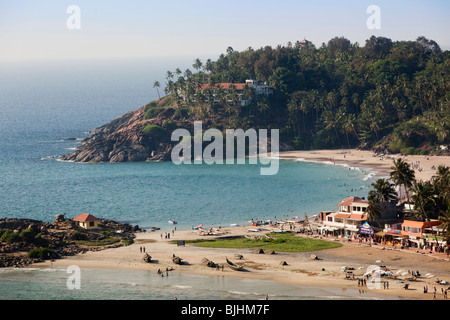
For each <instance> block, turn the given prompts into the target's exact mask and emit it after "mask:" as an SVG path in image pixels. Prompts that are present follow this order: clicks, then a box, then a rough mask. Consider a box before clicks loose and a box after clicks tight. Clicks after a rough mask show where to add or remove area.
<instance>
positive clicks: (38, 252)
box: [28, 248, 55, 259]
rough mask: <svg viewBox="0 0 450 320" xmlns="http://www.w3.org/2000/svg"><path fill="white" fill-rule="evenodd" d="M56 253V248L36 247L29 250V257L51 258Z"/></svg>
mask: <svg viewBox="0 0 450 320" xmlns="http://www.w3.org/2000/svg"><path fill="white" fill-rule="evenodd" d="M54 253H55V250H52V249H49V248H35V249H31V250H30V252H28V257H29V258H33V259H36V258H38V259H50V258H51V257H52V256H53V254H54Z"/></svg>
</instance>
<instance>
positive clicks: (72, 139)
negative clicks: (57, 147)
mask: <svg viewBox="0 0 450 320" xmlns="http://www.w3.org/2000/svg"><path fill="white" fill-rule="evenodd" d="M74 140H77V138H67V139H66V141H74Z"/></svg>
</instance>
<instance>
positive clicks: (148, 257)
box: [144, 253, 152, 263]
mask: <svg viewBox="0 0 450 320" xmlns="http://www.w3.org/2000/svg"><path fill="white" fill-rule="evenodd" d="M144 261H145V262H147V263H151V262H152V257H151V256H150V255H149V254H148V253H146V254H145V255H144Z"/></svg>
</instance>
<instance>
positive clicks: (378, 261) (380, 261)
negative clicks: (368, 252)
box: [375, 260, 383, 263]
mask: <svg viewBox="0 0 450 320" xmlns="http://www.w3.org/2000/svg"><path fill="white" fill-rule="evenodd" d="M375 262H376V263H383V260H377V261H375Z"/></svg>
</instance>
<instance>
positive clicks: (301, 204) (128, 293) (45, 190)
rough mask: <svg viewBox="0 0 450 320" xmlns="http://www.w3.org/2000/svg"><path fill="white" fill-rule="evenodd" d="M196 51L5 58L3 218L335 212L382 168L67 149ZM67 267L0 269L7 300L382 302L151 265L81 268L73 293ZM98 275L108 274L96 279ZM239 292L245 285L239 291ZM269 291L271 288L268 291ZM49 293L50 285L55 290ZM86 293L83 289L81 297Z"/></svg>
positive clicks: (0, 158) (229, 220)
mask: <svg viewBox="0 0 450 320" xmlns="http://www.w3.org/2000/svg"><path fill="white" fill-rule="evenodd" d="M193 60H194V58H193V57H177V58H155V59H133V60H126V59H123V60H120V59H117V60H101V61H83V60H79V61H35V62H20V63H19V62H8V63H6V62H1V63H0V218H8V217H16V218H30V219H37V220H41V221H46V222H51V221H53V220H54V219H55V216H56V215H58V214H63V215H64V216H65V217H67V218H73V217H75V216H77V215H79V214H80V213H90V214H92V215H94V216H96V217H100V218H105V219H113V220H116V221H120V222H126V223H130V224H132V225H138V226H139V227H140V228H141V229H150V228H151V227H158V228H161V230H171V229H173V228H174V225H171V224H169V222H168V221H169V220H176V221H177V225H176V227H177V228H178V229H188V228H191V227H192V226H196V225H199V224H203V225H205V226H222V227H225V226H229V225H232V224H238V225H246V224H248V221H250V220H251V219H253V220H267V219H271V220H274V219H285V218H292V217H304V216H305V215H307V216H312V215H315V214H318V213H319V212H320V211H323V210H334V209H335V208H336V205H337V204H338V203H339V202H340V201H341V200H342V199H343V198H345V197H348V196H360V197H364V196H367V194H368V192H369V190H370V184H371V183H372V180H373V177H374V174H376V173H375V172H372V171H370V170H367V169H364V170H363V169H360V168H351V167H347V166H336V165H333V164H332V163H325V164H324V163H314V162H305V161H303V160H302V159H292V160H280V165H279V171H278V173H277V174H276V175H272V176H263V175H261V174H260V167H261V166H263V165H261V164H258V165H253V164H249V163H247V164H243V165H238V164H235V165H219V164H216V165H207V164H202V165H195V164H192V165H189V164H182V165H175V164H173V163H172V162H141V163H114V164H112V163H101V164H91V163H89V164H87V163H73V162H63V161H58V157H60V156H61V155H64V154H66V153H69V152H71V151H73V150H75V149H76V148H77V146H78V145H79V144H80V143H81V140H82V139H84V138H86V137H89V136H90V133H89V132H90V131H91V130H92V129H94V128H97V127H100V126H102V125H104V124H106V123H108V122H109V121H111V120H113V119H115V118H116V117H118V116H120V115H122V114H124V113H126V112H128V111H130V110H135V109H138V108H140V107H141V106H143V105H145V104H147V103H148V102H150V101H153V100H155V99H157V98H158V92H157V90H156V89H155V88H153V83H154V82H155V81H156V80H157V81H160V83H161V84H162V85H161V88H160V89H159V91H160V92H159V94H161V95H162V94H163V87H164V83H165V75H166V71H167V70H171V71H173V70H175V69H176V68H177V67H179V68H181V70H185V69H187V68H191V69H192V63H193ZM64 271H65V270H60V269H53V268H51V269H40V268H27V269H3V270H0V299H39V298H44V299H68V300H70V299H95V298H98V297H102V299H168V298H170V299H172V298H173V297H174V296H179V297H180V298H185V299H189V298H190V299H224V298H225V299H258V298H261V297H264V296H265V295H266V294H268V293H269V294H270V295H271V296H273V297H278V298H279V299H315V298H317V299H320V298H324V297H326V298H330V299H340V298H346V297H349V296H351V297H353V298H355V299H360V298H361V299H379V298H385V297H384V296H381V297H380V296H377V295H369V294H365V295H360V294H358V293H356V294H355V293H354V292H352V293H350V291H345V290H342V289H333V288H326V289H324V288H321V289H318V288H315V289H311V288H309V289H308V288H303V287H299V286H286V285H281V284H276V283H272V282H268V281H261V280H250V279H237V278H236V279H235V278H221V277H220V278H219V277H201V276H198V275H185V274H175V275H174V276H171V277H169V278H168V279H160V278H159V277H155V276H154V275H153V274H152V275H150V274H149V273H148V272H145V271H138V272H136V271H134V272H129V271H121V270H101V271H99V270H95V269H89V270H83V279H84V282H83V290H81V291H77V290H67V288H66V286H65V279H67V274H66V273H65V272H64ZM99 275H100V276H99ZM237 288H238V289H237ZM269 288H270V290H269ZM50 289H51V290H50ZM80 292H82V294H80Z"/></svg>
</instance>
